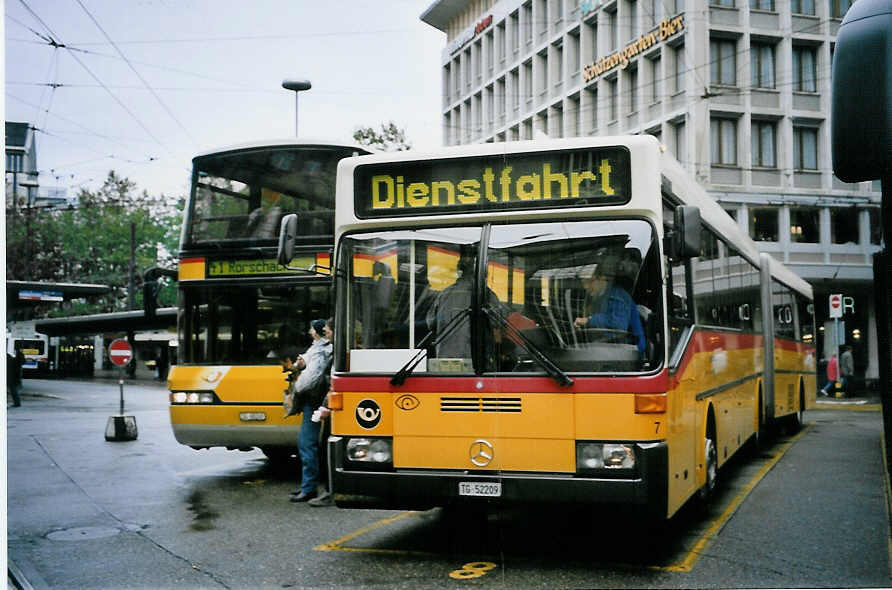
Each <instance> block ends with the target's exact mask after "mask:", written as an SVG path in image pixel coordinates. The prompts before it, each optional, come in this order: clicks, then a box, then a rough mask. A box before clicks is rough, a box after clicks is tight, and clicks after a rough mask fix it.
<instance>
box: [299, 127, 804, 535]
mask: <svg viewBox="0 0 892 590" xmlns="http://www.w3.org/2000/svg"><path fill="white" fill-rule="evenodd" d="M337 182H338V187H337V208H336V211H337V213H336V215H337V236H336V242H337V246H336V256H335V261H334V273H335V281H336V293H337V303H336V313H335V318H336V319H335V324H336V325H335V329H336V332H335V341H334V349H335V365H334V368H335V375H334V378H333V388H334V390H335V393H334V394H333V396H332V399H331V402H330V403H331V407H332V409H333V412H332V417H333V418H332V419H333V422H332V436H331V438H330V439H329V442H328V445H329V446H328V450H329V455H328V456H329V462H330V463H329V466H330V473H331V475H330V477H331V484H332V489H333V491H334V494H335V501H336V503H337V504H338V505H339V506H342V507H354V506H379V507H390V508H405V509H424V508H428V507H432V506H443V505H451V504H457V503H462V502H464V503H470V502H480V501H487V500H497V501H502V502H530V501H532V502H536V501H542V502H572V503H576V502H578V503H616V504H623V505H629V506H633V507H634V508H635V509H636V510H640V511H642V512H644V511H646V512H647V513H648V514H651V515H653V516H655V517H659V518H668V517H671V516H672V515H673V514H674V513H675V512H676V511H677V510H678V509H679V508H680V507H681V506H682V505H683V504H684V503H685V502H686V501H687V500H688V499H689V498H691V497H692V496H694V495H695V494H697V493H698V492H699V493H701V494H703V495H704V496H708V495H709V493H710V492H711V491H712V489H713V488H714V486H715V481H716V474H717V471H718V470H719V469H720V468H721V467H722V465H723V464H724V463H725V462H726V461H728V459H729V458H730V457H731V456H732V455H733V454H734V453H735V452H736V451H738V450H739V449H740V448H741V447H742V446H743V445H744V444H745V443H746V442H747V441H748V440H750V439H753V438H754V437H758V436H759V434H760V432H762V431H763V429H764V428H765V427H766V426H768V425H771V424H772V423H774V422H777V421H781V420H783V421H787V422H789V423H790V424H792V425H798V424H799V423H800V422H801V420H802V412H803V410H805V409H806V408H808V407H810V406H811V405H812V404H813V403H814V399H815V392H816V375H815V349H814V329H813V326H814V322H813V309H812V290H811V288H810V287H809V285H808V284H807V283H806V282H804V281H803V280H801V279H800V278H799V277H797V276H796V275H794V274H793V273H792V272H790V271H789V270H787V269H785V268H784V267H782V266H781V265H780V264H778V263H776V262H775V261H773V260H772V259H771V258H769V257H768V256H764V255H762V256H760V254H759V251H758V250H757V249H756V246H755V244H754V243H753V242H752V241H750V240H749V239H748V238H747V237H746V236H745V235H744V233H743V232H742V231H741V230H740V228H739V227H738V225H737V223H736V222H735V221H734V220H733V219H732V218H731V217H729V216H728V215H727V214H726V213H725V212H724V211H723V210H722V209H721V207H719V205H718V204H716V203H715V202H714V201H713V200H712V199H711V198H710V197H709V196H708V195H707V194H706V193H705V191H704V190H703V189H702V188H701V187H700V186H698V185H697V184H696V183H695V182H694V181H693V180H692V179H691V178H690V177H689V176H688V174H686V173H685V171H684V170H683V169H682V167H681V166H680V165H679V164H678V163H677V162H676V161H675V160H674V159H673V158H672V157H671V156H670V155H669V154H667V153H666V152H665V150H664V149H663V148H662V147H661V146H660V145H659V143H658V142H657V141H656V140H655V139H654V138H652V137H649V136H634V137H605V138H584V139H565V140H548V141H528V142H516V143H501V144H494V145H493V144H487V145H476V146H462V147H456V148H446V149H443V150H441V151H437V152H433V153H427V154H418V153H412V152H400V153H396V154H382V155H370V156H363V157H358V158H349V159H345V160H343V161H341V162H340V164H339V165H338V181H337ZM284 251H285V252H287V250H284Z"/></svg>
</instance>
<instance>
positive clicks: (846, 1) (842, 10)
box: [830, 0, 854, 18]
mask: <svg viewBox="0 0 892 590" xmlns="http://www.w3.org/2000/svg"><path fill="white" fill-rule="evenodd" d="M853 3H854V1H853V0H830V16H831V17H832V18H842V17H844V16H845V15H846V12H848V11H849V8H851V6H852V4H853Z"/></svg>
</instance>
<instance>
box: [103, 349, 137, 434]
mask: <svg viewBox="0 0 892 590" xmlns="http://www.w3.org/2000/svg"><path fill="white" fill-rule="evenodd" d="M108 358H109V359H110V360H111V362H112V363H113V364H114V365H116V366H117V367H118V368H119V369H120V370H121V375H120V377H118V387H119V390H120V407H121V411H120V414H119V415H117V416H110V417H109V419H108V424H106V426H105V440H108V441H126V440H136V437H137V429H136V417H135V416H125V415H124V370H125V367H126V366H127V365H129V364H130V363H131V362H132V361H133V348H132V347H131V346H130V343H129V342H127V341H126V340H123V339H120V338H119V339H118V340H114V341H113V342H112V343H111V344H109V346H108Z"/></svg>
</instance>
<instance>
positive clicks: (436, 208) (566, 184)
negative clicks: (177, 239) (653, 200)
mask: <svg viewBox="0 0 892 590" xmlns="http://www.w3.org/2000/svg"><path fill="white" fill-rule="evenodd" d="M353 180H354V195H355V197H354V198H355V203H354V204H355V209H356V213H357V215H358V216H359V217H360V218H370V217H391V216H402V215H445V214H450V213H459V212H473V211H491V210H500V209H502V210H504V209H510V210H519V209H536V208H543V207H547V208H556V207H583V206H584V207H599V206H608V205H622V204H624V203H627V202H628V201H629V198H630V196H631V172H630V159H629V152H628V151H627V150H626V149H625V148H596V149H592V148H586V149H581V150H567V151H556V152H539V153H536V154H500V155H492V156H486V157H480V156H477V157H470V158H453V159H448V160H427V161H417V162H387V163H383V164H367V165H363V166H358V167H357V168H356V170H355V171H354V179H353Z"/></svg>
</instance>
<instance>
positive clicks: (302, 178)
mask: <svg viewBox="0 0 892 590" xmlns="http://www.w3.org/2000/svg"><path fill="white" fill-rule="evenodd" d="M355 154H356V152H355V150H353V149H351V148H347V147H327V148H326V147H319V146H301V147H281V146H278V147H267V148H260V149H253V150H243V151H232V152H225V153H221V154H214V155H210V156H202V157H198V158H195V163H194V173H193V187H192V202H191V204H190V211H189V213H190V218H189V220H187V225H186V231H185V233H184V236H183V237H184V246H190V245H191V246H202V245H210V244H212V245H215V246H219V245H221V244H226V245H229V246H241V245H256V244H258V243H260V244H265V245H273V244H275V241H276V238H277V236H278V231H279V222H280V220H281V218H282V216H283V215H286V214H288V213H298V214H299V215H298V222H299V227H298V235H299V236H301V237H302V238H305V239H309V240H313V239H315V241H319V238H320V237H326V238H327V239H326V240H325V241H329V242H330V241H332V239H333V236H334V188H335V187H334V182H335V172H336V170H337V164H338V160H340V159H341V158H344V157H347V156H351V155H355Z"/></svg>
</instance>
